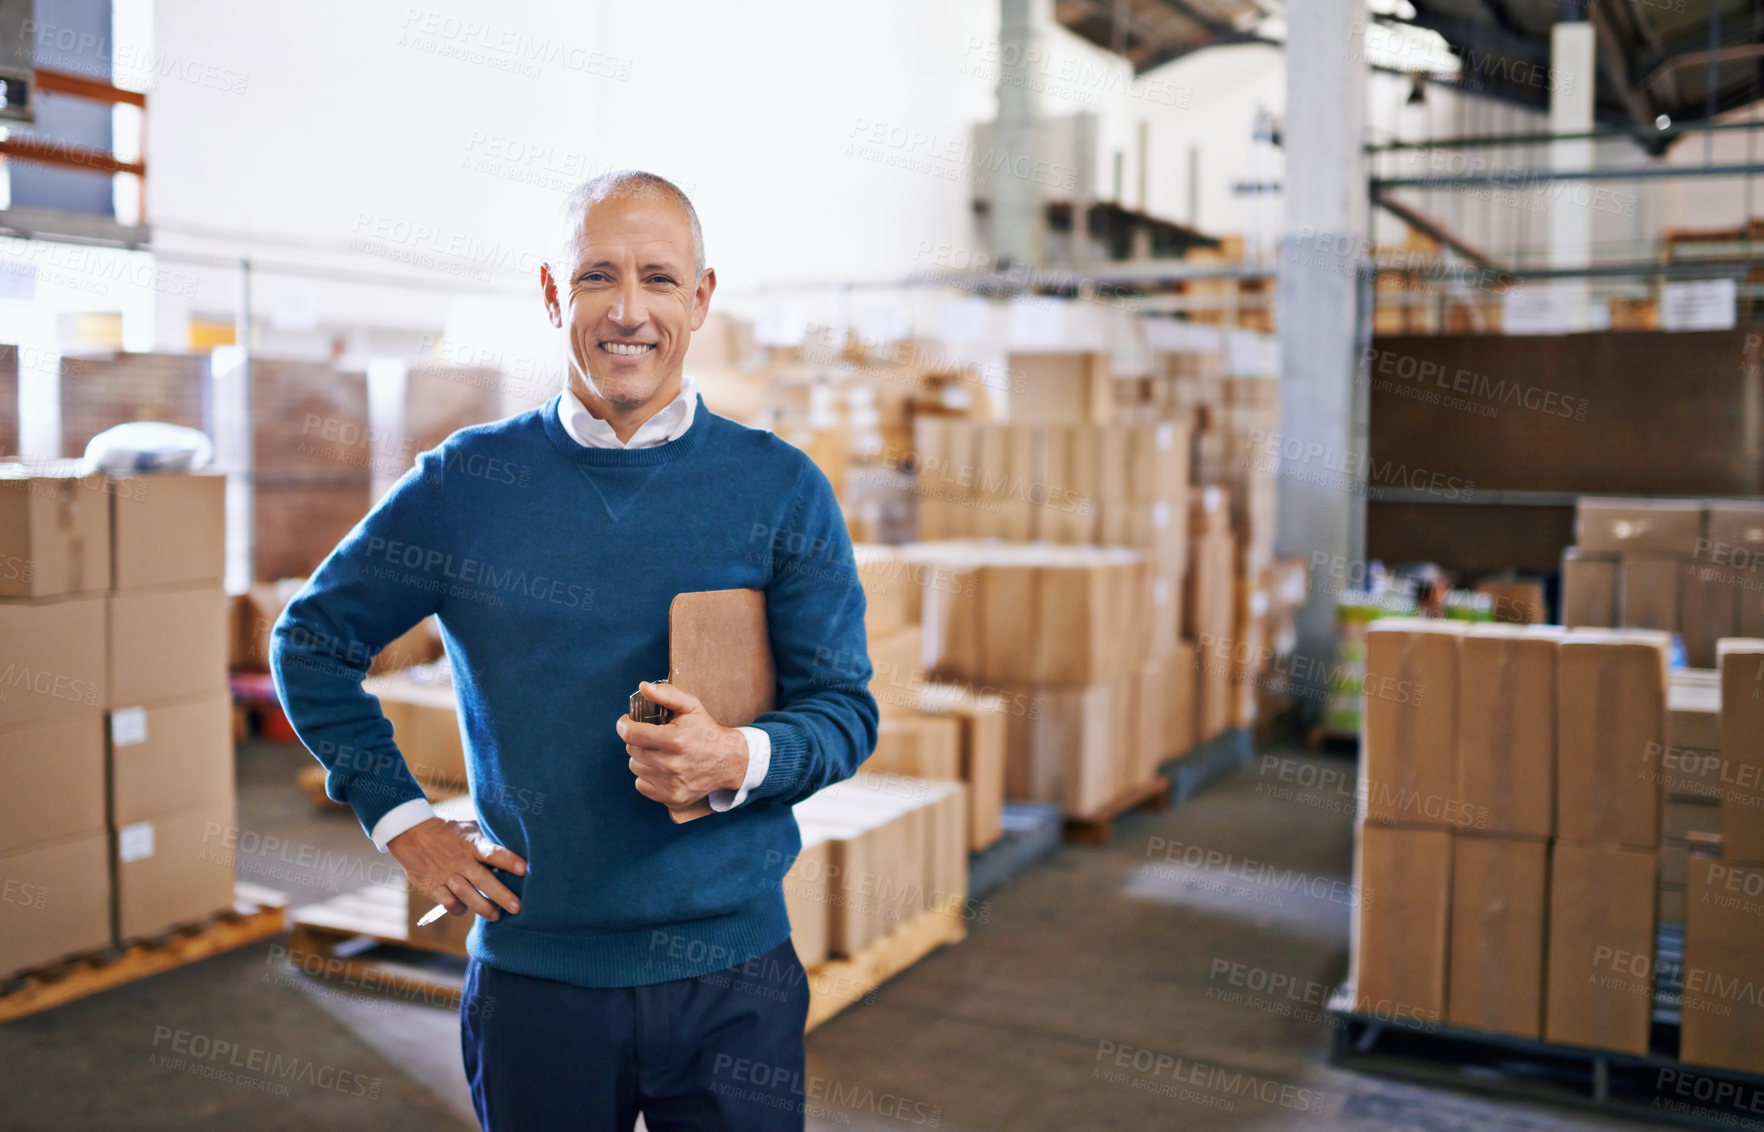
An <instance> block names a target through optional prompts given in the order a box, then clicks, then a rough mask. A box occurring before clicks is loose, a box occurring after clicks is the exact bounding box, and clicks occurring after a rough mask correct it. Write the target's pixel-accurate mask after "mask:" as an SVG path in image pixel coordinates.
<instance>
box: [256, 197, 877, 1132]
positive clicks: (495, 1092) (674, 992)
mask: <svg viewBox="0 0 1764 1132" xmlns="http://www.w3.org/2000/svg"><path fill="white" fill-rule="evenodd" d="M565 217H566V219H565V225H564V227H565V231H564V236H563V239H562V241H561V247H560V251H559V254H558V255H557V257H556V258H555V259H554V260H553V261H552V262H551V263H549V264H547V265H546V266H544V267H542V268H541V269H540V273H539V283H540V288H541V291H542V292H543V297H544V304H545V311H546V314H547V316H548V317H549V319H550V321H551V325H552V326H553V327H554V328H556V329H557V330H558V331H559V332H560V337H561V339H562V342H561V343H560V345H561V346H562V348H563V350H564V353H565V354H566V356H567V357H568V359H569V361H568V367H567V368H568V380H567V387H566V388H565V389H563V390H562V391H560V392H559V393H558V395H557V396H555V397H553V398H551V399H550V400H549V401H548V402H546V404H545V405H543V406H541V407H540V408H538V409H533V410H530V411H528V412H525V413H521V414H519V415H517V416H514V417H510V418H508V419H506V420H501V421H496V422H494V423H491V424H485V425H478V426H475V427H472V428H466V429H462V430H460V431H459V432H456V433H454V434H453V435H452V436H450V437H448V438H447V440H446V441H445V442H443V443H442V444H441V445H440V446H439V447H438V448H435V449H433V450H431V451H428V452H424V453H423V454H422V455H421V456H420V457H418V460H417V465H416V467H414V468H412V469H411V470H410V471H409V472H407V473H406V474H405V476H404V478H402V479H401V480H399V481H398V483H397V485H396V486H394V487H393V489H392V490H391V491H390V492H388V493H387V495H386V497H385V498H384V499H382V500H381V501H380V502H379V504H378V505H376V506H375V507H374V509H373V511H372V512H370V513H369V514H368V516H367V517H366V518H364V519H363V520H362V521H361V522H360V523H359V524H358V525H357V526H356V528H355V529H354V530H353V531H351V532H350V533H349V535H348V536H347V537H346V538H345V539H344V540H343V541H342V543H340V544H339V545H338V546H337V548H336V549H335V550H334V551H332V552H331V554H330V556H329V557H328V558H326V559H325V561H324V563H323V565H321V566H320V567H319V569H318V572H317V573H316V574H314V575H313V577H312V580H311V581H310V582H308V583H307V585H306V587H305V588H304V589H302V590H301V592H300V593H299V595H298V596H296V597H295V599H294V601H293V602H291V603H290V604H289V606H288V608H287V611H286V612H285V613H284V614H283V615H282V618H281V619H280V621H278V622H277V624H276V628H275V646H274V651H273V666H274V669H275V676H276V686H277V689H278V691H279V692H280V694H281V697H282V702H283V704H284V705H285V706H286V708H287V712H288V717H289V719H290V720H291V721H292V722H293V724H294V728H295V730H296V731H297V732H298V733H299V735H300V738H301V740H302V741H303V742H304V743H305V744H306V746H307V747H308V748H309V749H310V750H311V751H312V752H313V753H314V755H316V756H317V758H318V759H319V761H320V762H322V763H323V764H324V765H325V768H326V770H327V771H328V772H329V773H328V775H327V778H326V789H327V791H328V792H329V794H330V796H331V797H332V798H335V799H336V800H338V801H340V802H345V803H348V805H349V806H350V807H351V808H353V809H354V811H355V813H356V816H357V817H358V818H359V819H360V821H361V824H362V827H363V828H364V829H365V830H367V831H368V833H369V835H370V836H371V837H372V838H373V840H374V843H375V844H376V845H378V846H379V847H380V849H381V850H382V851H387V850H389V851H390V852H391V853H392V854H393V856H394V857H396V858H397V859H398V862H399V863H400V864H401V865H402V866H403V867H404V869H405V871H406V873H407V874H408V875H409V876H410V879H411V888H412V899H413V900H419V901H426V900H429V899H432V900H435V901H439V902H440V903H442V904H444V905H446V907H447V909H448V910H449V911H450V912H452V913H453V914H455V915H461V914H464V913H465V912H466V911H467V910H468V909H469V910H470V911H472V912H475V913H477V915H478V916H479V917H481V918H480V919H479V920H478V921H477V923H475V924H474V925H473V927H472V930H471V933H470V936H469V937H468V942H467V950H468V951H469V952H470V954H471V961H470V966H469V968H468V972H467V978H466V989H465V996H464V1001H463V1002H462V1003H461V1022H462V1030H463V1034H462V1044H463V1047H464V1056H465V1063H466V1074H467V1077H468V1079H469V1081H470V1083H471V1088H472V1098H473V1103H474V1105H475V1106H476V1108H477V1112H478V1117H479V1119H480V1121H481V1122H482V1123H483V1125H484V1127H485V1128H487V1129H510V1128H512V1129H540V1128H544V1129H551V1128H594V1129H600V1128H620V1129H629V1128H631V1127H632V1125H633V1124H634V1122H635V1119H636V1114H637V1113H638V1112H639V1111H641V1112H642V1113H643V1114H644V1119H645V1122H646V1123H647V1125H648V1127H650V1128H651V1129H655V1130H657V1132H660V1130H661V1129H665V1128H694V1129H699V1128H739V1129H743V1130H747V1129H762V1128H800V1127H801V1126H802V1099H803V1098H802V1068H803V1054H802V1028H803V1022H804V1018H805V1015H806V1012H807V1008H808V988H807V984H806V980H805V978H804V972H803V969H802V965H801V963H800V962H799V961H798V960H797V958H796V954H795V951H794V950H793V949H792V947H791V944H790V938H789V936H790V925H789V923H788V921H787V918H786V915H785V909H784V897H783V892H782V887H781V880H782V877H783V872H784V870H785V869H787V868H788V867H789V865H790V862H791V861H792V860H794V858H795V857H796V854H797V852H798V851H799V849H800V848H801V841H800V838H799V835H798V830H797V827H796V822H795V819H794V817H793V816H792V813H791V810H790V806H791V804H792V803H794V802H797V801H799V800H801V799H802V798H805V797H807V796H808V795H809V794H812V793H813V792H814V791H816V790H818V789H820V788H821V787H824V786H827V785H829V784H830V783H834V782H837V781H840V780H842V779H844V778H846V777H849V776H850V775H851V773H852V772H853V771H854V770H855V769H856V768H857V766H858V764H859V763H861V762H862V761H863V760H864V759H865V758H866V757H867V756H868V754H869V752H870V751H871V749H872V748H873V747H874V745H875V739H876V726H877V723H876V717H877V709H876V703H875V700H874V699H872V698H871V696H870V694H869V692H868V691H867V690H866V685H867V683H868V681H869V678H870V674H871V670H870V664H869V661H868V659H867V655H866V651H865V641H864V624H863V616H864V598H863V591H862V590H861V589H860V588H859V586H858V584H857V579H856V568H855V566H854V565H853V562H852V554H851V545H850V542H849V540H848V538H847V536H846V533H845V526H844V522H843V520H842V518H841V516H840V511H839V505H838V503H837V501H836V500H835V499H834V496H833V492H832V490H831V488H830V487H829V485H828V483H827V480H826V477H825V476H823V475H822V474H821V473H820V471H819V470H818V469H817V468H816V467H815V466H814V464H812V463H811V462H810V461H809V460H808V459H807V457H805V456H804V455H803V454H802V453H801V452H800V451H798V450H797V449H795V448H792V447H791V446H789V445H787V444H785V443H784V442H783V441H780V440H779V439H777V438H776V437H774V436H772V435H771V434H769V433H765V432H760V431H756V430H752V429H748V428H744V427H742V426H740V425H737V424H735V423H734V422H732V421H729V420H727V419H725V418H723V417H719V416H717V415H715V414H713V413H711V412H710V411H709V410H707V409H706V408H705V406H704V403H703V402H702V400H700V399H699V398H698V397H697V396H696V394H695V393H694V391H693V388H692V381H691V379H690V378H686V377H683V375H682V372H681V366H682V362H683V361H684V359H685V356H686V345H687V342H688V340H689V339H690V337H691V334H692V332H693V331H694V330H696V329H698V328H699V327H700V326H702V325H703V323H704V319H705V315H706V313H707V311H708V309H709V307H710V300H711V294H712V292H713V291H714V290H715V289H716V273H715V272H714V271H712V270H710V269H709V268H707V267H706V266H705V263H704V240H703V235H702V233H701V231H700V228H699V223H698V216H697V213H696V212H695V210H694V209H693V207H692V204H691V202H690V201H688V200H687V198H686V196H685V194H684V193H682V192H681V191H680V190H679V189H678V188H677V187H676V186H674V185H673V184H672V183H670V182H668V181H666V180H664V179H662V178H660V177H657V176H654V175H652V174H648V173H637V172H620V173H609V174H606V175H605V176H601V177H597V178H595V179H594V180H592V181H589V182H587V183H585V184H583V185H581V186H580V187H578V188H577V189H576V190H575V191H574V192H573V193H572V194H571V195H570V197H569V201H568V205H567V208H566V213H565ZM735 588H751V589H759V590H763V591H764V593H765V606H766V613H767V617H768V621H769V625H770V633H771V644H772V649H773V653H774V658H775V661H776V666H777V689H776V703H777V704H778V705H779V706H778V708H777V710H775V711H772V712H769V713H767V714H765V715H763V716H761V717H760V718H759V719H758V720H756V721H754V724H753V726H751V727H742V728H733V729H732V728H727V727H723V726H720V725H718V724H717V723H716V722H715V721H714V720H712V719H711V718H710V717H709V716H708V715H707V714H706V713H705V712H704V711H703V709H702V708H701V707H700V705H699V703H698V701H697V700H695V699H694V698H693V697H692V696H690V695H687V694H685V693H684V692H683V691H681V690H678V689H675V688H673V687H671V686H669V685H666V684H662V685H652V684H648V683H644V684H643V685H642V688H643V691H644V693H645V695H646V696H647V697H648V698H649V699H651V700H653V701H655V702H657V703H660V704H663V705H664V706H666V707H668V708H671V709H672V710H673V712H674V719H673V721H672V722H670V723H668V724H666V725H659V726H658V725H652V724H644V723H637V722H635V721H633V720H632V719H630V718H629V717H628V716H627V714H626V713H627V709H628V707H629V705H628V703H627V701H628V698H629V696H630V694H631V692H632V691H633V690H634V689H637V688H638V687H639V682H640V681H647V680H651V679H657V678H660V677H662V676H663V675H664V674H665V673H667V671H668V641H667V626H668V607H669V604H670V602H671V601H672V600H673V598H674V596H675V595H676V594H680V593H683V592H687V591H694V590H718V589H735ZM431 613H434V614H437V615H439V620H440V624H441V631H442V636H443V640H444V641H445V643H446V646H447V656H448V660H449V662H450V665H451V667H452V671H453V681H454V687H455V688H456V689H457V691H458V695H459V706H460V729H461V733H462V735H463V738H464V741H465V747H466V752H467V767H468V771H469V777H470V782H471V792H472V801H473V803H474V807H475V809H476V815H477V821H476V822H473V823H459V822H448V821H444V820H441V819H440V818H438V817H436V816H435V815H434V812H433V811H432V810H431V809H430V808H429V804H428V802H427V801H426V800H424V797H423V792H422V790H421V789H420V788H419V787H418V785H417V783H416V781H415V780H414V778H413V777H412V775H411V773H410V771H409V769H408V767H407V766H406V763H405V761H404V759H403V757H402V756H401V755H400V754H399V752H398V750H397V748H396V747H395V746H394V745H393V735H392V728H391V725H390V724H388V723H387V722H386V718H385V716H384V715H383V714H382V713H381V711H380V706H379V701H378V700H377V699H376V698H375V697H374V696H372V695H370V694H369V693H367V692H365V691H364V690H363V689H362V686H361V680H362V677H363V675H364V673H365V670H366V668H367V665H368V662H369V660H370V658H371V656H372V655H373V654H375V653H377V652H378V651H379V650H380V649H382V648H384V647H385V646H386V644H387V643H389V642H390V641H392V640H394V639H395V638H397V637H398V636H399V635H400V634H402V633H404V632H405V631H406V630H408V629H409V628H410V627H411V626H413V625H415V624H417V623H418V622H419V621H420V620H422V619H423V618H424V617H426V616H427V615H429V614H431ZM706 798H708V800H709V802H710V805H711V809H712V810H713V811H715V812H713V813H711V814H709V815H707V816H705V817H702V818H700V819H698V820H695V821H690V822H685V823H682V824H676V822H675V821H674V820H672V818H671V817H670V815H669V812H668V807H669V806H681V805H685V804H689V803H693V802H697V801H700V800H704V799H706Z"/></svg>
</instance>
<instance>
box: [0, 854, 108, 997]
mask: <svg viewBox="0 0 1764 1132" xmlns="http://www.w3.org/2000/svg"><path fill="white" fill-rule="evenodd" d="M0 887H3V888H4V890H5V892H6V899H5V900H0V977H4V976H6V975H10V974H12V973H13V972H16V971H21V970H25V969H27V968H31V967H41V966H44V965H46V964H49V963H53V962H55V961H56V960H58V959H61V958H62V957H64V956H69V955H77V954H79V953H81V952H85V951H96V950H98V949H99V948H102V947H104V946H106V945H107V944H109V943H110V836H109V834H107V833H105V832H103V831H102V830H100V831H98V832H96V833H85V834H81V835H79V836H77V837H70V838H66V839H63V840H60V841H55V842H51V843H47V844H44V843H38V844H34V845H29V846H25V847H24V848H22V849H18V850H15V851H12V852H9V853H7V854H6V855H4V856H0Z"/></svg>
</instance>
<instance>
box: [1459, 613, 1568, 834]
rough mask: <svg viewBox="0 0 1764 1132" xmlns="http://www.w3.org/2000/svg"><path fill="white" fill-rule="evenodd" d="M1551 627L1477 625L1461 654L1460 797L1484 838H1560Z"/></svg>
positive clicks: (1554, 634)
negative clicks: (1557, 828)
mask: <svg viewBox="0 0 1764 1132" xmlns="http://www.w3.org/2000/svg"><path fill="white" fill-rule="evenodd" d="M1561 640H1562V630H1560V629H1558V628H1556V627H1554V626H1541V625H1540V626H1535V627H1528V628H1522V627H1520V626H1517V625H1472V626H1471V627H1470V628H1469V629H1467V630H1465V633H1464V639H1463V643H1462V644H1461V645H1460V646H1459V651H1458V749H1457V756H1456V761H1457V769H1458V788H1457V798H1458V799H1459V801H1461V802H1462V803H1463V805H1464V806H1465V807H1466V809H1468V811H1469V812H1470V815H1471V818H1472V820H1471V821H1470V823H1469V824H1470V825H1471V826H1472V827H1473V828H1475V829H1477V830H1479V831H1482V832H1486V833H1505V834H1512V835H1519V836H1528V837H1549V836H1550V835H1551V834H1553V833H1554V832H1555V821H1556V815H1555V792H1556V663H1557V658H1556V651H1557V648H1558V647H1559V646H1560V644H1561Z"/></svg>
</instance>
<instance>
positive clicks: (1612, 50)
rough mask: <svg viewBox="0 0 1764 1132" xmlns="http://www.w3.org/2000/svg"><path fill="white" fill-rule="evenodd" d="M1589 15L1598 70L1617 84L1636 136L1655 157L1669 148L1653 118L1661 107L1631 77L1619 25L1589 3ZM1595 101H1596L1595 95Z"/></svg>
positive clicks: (1656, 116)
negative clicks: (1618, 28)
mask: <svg viewBox="0 0 1764 1132" xmlns="http://www.w3.org/2000/svg"><path fill="white" fill-rule="evenodd" d="M1586 18H1587V20H1588V22H1590V23H1591V24H1592V26H1593V35H1594V37H1595V38H1596V39H1597V44H1596V46H1595V47H1594V59H1595V60H1596V63H1597V67H1598V71H1599V74H1601V75H1602V76H1604V78H1605V81H1606V82H1608V83H1610V84H1611V86H1613V87H1614V88H1616V90H1617V96H1618V97H1619V98H1621V99H1622V100H1623V106H1624V109H1626V110H1628V111H1629V120H1630V121H1631V122H1632V123H1634V125H1635V138H1636V140H1637V141H1639V142H1641V143H1642V145H1643V146H1644V147H1645V148H1646V149H1647V151H1648V152H1649V153H1652V154H1654V155H1655V156H1656V157H1657V156H1659V155H1660V154H1662V153H1664V152H1666V143H1665V137H1664V135H1662V134H1661V132H1660V129H1659V127H1658V126H1656V125H1654V119H1656V118H1658V117H1659V116H1660V108H1659V107H1658V106H1657V105H1655V104H1654V100H1653V98H1652V97H1650V96H1649V95H1648V93H1647V88H1646V87H1642V86H1637V85H1636V83H1635V82H1634V80H1633V79H1632V78H1631V74H1632V72H1631V70H1630V63H1629V56H1628V53H1627V52H1626V51H1625V50H1624V47H1623V40H1622V39H1621V38H1620V37H1619V36H1618V35H1617V29H1616V28H1614V27H1612V26H1611V19H1610V17H1609V16H1607V15H1606V14H1605V11H1604V9H1603V8H1600V7H1598V6H1597V5H1589V6H1588V7H1587V10H1586ZM1594 101H1595V102H1596V101H1597V99H1596V96H1595V99H1594Z"/></svg>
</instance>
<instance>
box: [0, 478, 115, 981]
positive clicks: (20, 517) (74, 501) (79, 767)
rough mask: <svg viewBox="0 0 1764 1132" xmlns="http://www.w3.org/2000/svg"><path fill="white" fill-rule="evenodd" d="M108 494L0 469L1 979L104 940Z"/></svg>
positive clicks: (76, 482)
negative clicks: (1, 649)
mask: <svg viewBox="0 0 1764 1132" xmlns="http://www.w3.org/2000/svg"><path fill="white" fill-rule="evenodd" d="M107 487H108V485H107V481H106V479H105V477H104V476H102V475H93V476H85V477H80V476H78V475H76V474H73V470H72V469H71V468H61V467H54V466H44V467H40V468H30V467H21V466H19V465H0V641H4V642H5V649H4V655H3V656H0V975H4V974H7V973H10V972H13V971H17V970H20V969H23V968H27V967H34V966H38V965H40V964H45V963H50V962H53V961H54V960H56V959H58V958H60V957H62V956H64V955H69V954H73V953H76V952H81V951H90V950H94V949H96V948H101V947H103V946H105V944H107V943H108V942H110V939H111V925H110V891H111V889H110V863H109V862H110V839H109V835H108V833H107V832H106V829H105V814H104V807H105V785H104V710H105V707H106V700H105V691H106V688H107V687H108V685H107V683H106V680H105V675H104V664H105V648H104V607H105V598H106V591H108V590H109V588H110V497H109V495H108V494H107Z"/></svg>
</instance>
